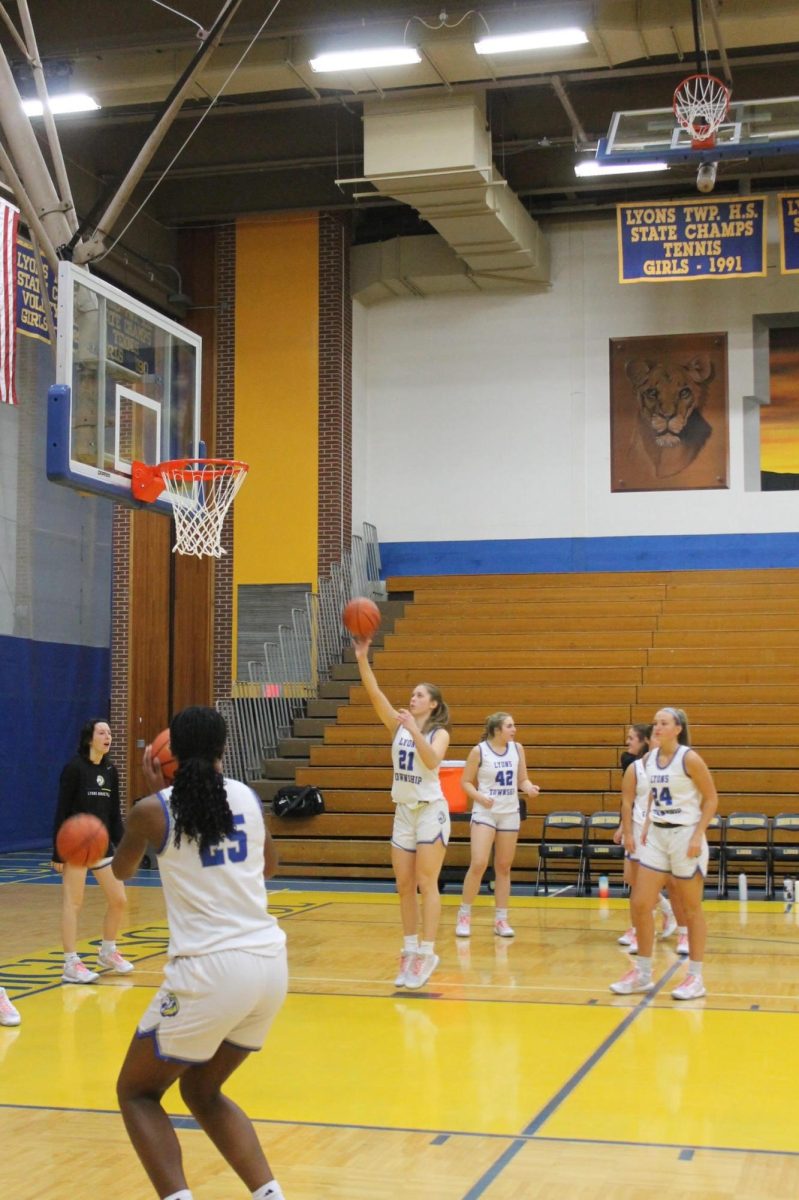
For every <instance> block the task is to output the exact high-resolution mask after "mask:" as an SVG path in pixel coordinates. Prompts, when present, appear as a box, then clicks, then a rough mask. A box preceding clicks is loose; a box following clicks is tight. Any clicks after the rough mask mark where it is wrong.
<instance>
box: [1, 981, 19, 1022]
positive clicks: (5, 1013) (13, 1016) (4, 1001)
mask: <svg viewBox="0 0 799 1200" xmlns="http://www.w3.org/2000/svg"><path fill="white" fill-rule="evenodd" d="M21 1020H22V1017H21V1016H20V1015H19V1013H18V1012H17V1010H16V1009H15V1008H14V1005H13V1004H12V1003H11V1001H10V1000H9V998H8V995H7V993H6V989H5V988H0V1025H19V1023H20V1021H21Z"/></svg>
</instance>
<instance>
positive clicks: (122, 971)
mask: <svg viewBox="0 0 799 1200" xmlns="http://www.w3.org/2000/svg"><path fill="white" fill-rule="evenodd" d="M97 961H98V963H99V964H100V966H101V967H107V968H108V969H109V970H110V971H115V972H116V974H117V975H129V974H130V972H131V971H132V970H133V963H132V962H128V960H127V959H126V958H123V957H122V955H121V954H120V953H119V951H118V950H112V951H111V953H110V954H103V953H102V952H100V953H99V954H98V955H97Z"/></svg>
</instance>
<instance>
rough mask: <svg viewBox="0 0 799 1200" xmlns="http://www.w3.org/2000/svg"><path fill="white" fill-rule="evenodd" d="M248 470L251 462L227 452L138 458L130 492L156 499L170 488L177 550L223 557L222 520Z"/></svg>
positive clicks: (138, 497)
mask: <svg viewBox="0 0 799 1200" xmlns="http://www.w3.org/2000/svg"><path fill="white" fill-rule="evenodd" d="M248 470H249V467H248V465H247V463H243V462H236V461H235V460H234V459H228V458H176V459H174V460H172V461H171V462H162V463H158V465H157V466H154V467H149V466H147V465H146V464H145V463H140V462H135V463H134V464H133V474H132V479H131V493H132V495H133V497H134V499H136V500H142V501H144V502H145V503H146V504H152V502H153V501H154V500H157V499H158V497H159V496H160V495H161V493H162V492H163V491H166V492H167V493H168V496H169V499H170V502H171V504H172V512H173V515H174V518H175V545H174V547H173V550H176V551H177V553H178V554H194V555H196V557H197V558H203V557H206V556H207V557H211V558H221V556H222V555H223V554H225V553H226V551H225V550H223V548H222V526H223V525H224V523H225V517H226V516H227V511H228V509H229V508H230V506H231V504H232V503H233V498H234V496H235V495H236V493H237V492H238V490H239V488H240V487H241V485H242V483H243V482H244V478H245V476H246V474H247V471H248Z"/></svg>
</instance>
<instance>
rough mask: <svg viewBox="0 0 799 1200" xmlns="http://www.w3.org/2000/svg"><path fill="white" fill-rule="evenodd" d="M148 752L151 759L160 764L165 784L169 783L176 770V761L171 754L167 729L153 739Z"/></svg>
mask: <svg viewBox="0 0 799 1200" xmlns="http://www.w3.org/2000/svg"><path fill="white" fill-rule="evenodd" d="M150 752H151V754H152V756H153V758H154V759H155V760H156V761H157V762H159V763H160V764H161V770H162V771H163V773H164V779H165V780H166V781H167V783H171V782H172V780H173V779H174V778H175V772H176V771H177V769H178V760H177V759H176V758H175V757H174V755H173V754H172V746H171V745H170V742H169V730H168V729H162V730H161V732H160V733H159V734H158V736H157V737H154V738H153V741H152V745H151V746H150Z"/></svg>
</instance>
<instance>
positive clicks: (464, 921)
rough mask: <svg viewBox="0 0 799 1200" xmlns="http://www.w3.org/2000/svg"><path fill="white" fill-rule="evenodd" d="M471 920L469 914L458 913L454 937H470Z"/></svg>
mask: <svg viewBox="0 0 799 1200" xmlns="http://www.w3.org/2000/svg"><path fill="white" fill-rule="evenodd" d="M471 935H472V918H471V914H470V913H458V923H457V925H456V926H455V937H471Z"/></svg>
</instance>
